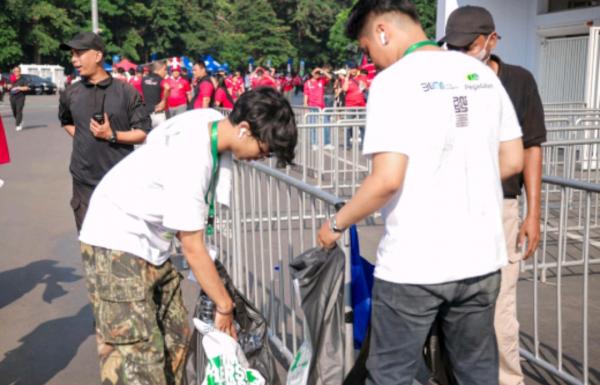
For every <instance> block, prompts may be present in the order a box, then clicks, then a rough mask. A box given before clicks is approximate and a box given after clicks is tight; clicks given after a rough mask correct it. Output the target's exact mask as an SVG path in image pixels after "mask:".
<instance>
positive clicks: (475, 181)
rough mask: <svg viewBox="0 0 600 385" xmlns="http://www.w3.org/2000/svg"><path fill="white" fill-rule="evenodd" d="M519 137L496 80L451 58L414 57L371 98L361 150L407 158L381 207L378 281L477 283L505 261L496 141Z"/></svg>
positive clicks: (384, 75) (468, 61)
mask: <svg viewBox="0 0 600 385" xmlns="http://www.w3.org/2000/svg"><path fill="white" fill-rule="evenodd" d="M519 137H521V128H520V126H519V123H518V121H517V117H516V114H515V111H514V108H513V105H512V103H511V101H510V99H509V97H508V95H507V94H506V91H505V90H504V88H503V87H502V85H501V84H500V81H499V80H498V77H497V76H496V74H494V72H493V71H491V70H490V69H489V68H488V67H487V66H485V65H484V64H483V63H481V62H479V61H477V60H476V59H473V58H470V57H468V56H467V55H464V54H461V53H457V52H445V51H425V52H415V53H413V54H411V55H409V56H407V57H405V58H403V59H402V60H400V61H398V62H397V63H395V64H394V65H392V66H390V67H389V68H387V69H386V70H385V71H383V72H381V73H380V74H379V75H378V76H377V77H376V78H375V80H374V82H373V84H372V86H371V90H370V92H369V103H368V106H367V126H366V133H365V143H364V151H363V152H364V154H365V155H372V154H376V153H382V152H395V153H402V154H405V155H407V156H408V158H409V160H408V167H407V172H406V176H405V179H404V185H403V187H402V189H401V191H399V192H398V193H397V194H396V195H395V196H394V197H393V198H392V199H391V200H390V201H389V202H388V204H387V205H386V206H385V207H384V208H383V210H382V213H383V217H384V220H385V232H384V235H383V238H382V239H381V242H380V244H379V248H378V250H377V266H376V270H375V276H376V277H377V278H379V279H382V280H385V281H390V282H395V283H405V284H436V283H444V282H451V281H456V280H461V279H465V278H470V277H477V276H481V275H484V274H487V273H491V272H493V271H496V270H498V269H499V268H500V267H502V266H504V265H505V264H506V263H507V256H506V244H505V240H504V234H503V228H502V199H503V195H502V187H501V183H500V172H499V165H498V153H499V144H500V142H502V141H509V140H513V139H516V138H519Z"/></svg>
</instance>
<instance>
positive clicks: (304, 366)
mask: <svg viewBox="0 0 600 385" xmlns="http://www.w3.org/2000/svg"><path fill="white" fill-rule="evenodd" d="M311 358H312V349H311V347H310V343H308V342H307V341H304V342H303V343H302V345H300V349H298V351H297V352H296V355H295V356H294V361H293V362H292V364H291V365H290V369H289V370H288V375H287V381H286V385H307V384H308V375H309V372H310V360H311Z"/></svg>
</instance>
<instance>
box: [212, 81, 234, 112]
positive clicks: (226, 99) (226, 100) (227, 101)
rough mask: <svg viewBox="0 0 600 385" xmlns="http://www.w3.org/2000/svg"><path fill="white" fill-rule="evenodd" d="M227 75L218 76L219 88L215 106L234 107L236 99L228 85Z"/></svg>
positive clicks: (216, 93) (216, 92)
mask: <svg viewBox="0 0 600 385" xmlns="http://www.w3.org/2000/svg"><path fill="white" fill-rule="evenodd" d="M226 79H227V78H226V77H225V76H223V75H219V76H218V77H217V84H218V85H217V90H216V91H215V107H223V108H227V109H233V105H234V103H235V102H234V100H233V97H232V96H231V94H230V93H229V90H228V89H227V85H226Z"/></svg>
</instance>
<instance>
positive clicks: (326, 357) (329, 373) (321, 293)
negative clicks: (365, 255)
mask: <svg viewBox="0 0 600 385" xmlns="http://www.w3.org/2000/svg"><path fill="white" fill-rule="evenodd" d="M345 263H346V257H345V255H344V253H343V252H342V250H340V249H339V248H338V247H335V248H333V249H331V250H323V249H311V250H309V251H307V252H305V253H304V254H301V255H299V256H297V257H295V258H294V259H293V261H291V262H290V272H291V274H292V278H293V279H294V280H297V285H298V288H299V291H300V298H301V305H302V311H303V312H304V317H305V319H306V322H305V325H306V327H307V328H308V330H305V336H306V338H310V341H309V342H310V346H311V348H312V357H311V360H310V366H309V368H310V374H309V377H308V384H307V385H340V384H341V383H342V382H343V381H344V334H345V333H344V326H345V325H344V322H345V321H344V266H345Z"/></svg>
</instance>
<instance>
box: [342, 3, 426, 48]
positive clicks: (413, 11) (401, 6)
mask: <svg viewBox="0 0 600 385" xmlns="http://www.w3.org/2000/svg"><path fill="white" fill-rule="evenodd" d="M390 12H400V13H403V14H405V15H406V16H408V17H410V18H411V19H412V20H413V21H415V22H416V23H419V15H418V14H417V7H415V5H414V4H413V2H412V1H410V0H358V2H356V4H354V7H352V10H351V11H350V16H348V23H347V24H346V36H347V37H348V38H350V39H352V40H356V39H357V38H358V36H359V35H360V34H361V32H362V30H363V28H364V26H365V23H366V21H367V17H368V16H369V15H370V14H374V15H381V14H384V13H390Z"/></svg>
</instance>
